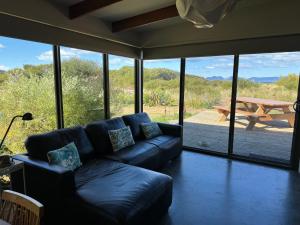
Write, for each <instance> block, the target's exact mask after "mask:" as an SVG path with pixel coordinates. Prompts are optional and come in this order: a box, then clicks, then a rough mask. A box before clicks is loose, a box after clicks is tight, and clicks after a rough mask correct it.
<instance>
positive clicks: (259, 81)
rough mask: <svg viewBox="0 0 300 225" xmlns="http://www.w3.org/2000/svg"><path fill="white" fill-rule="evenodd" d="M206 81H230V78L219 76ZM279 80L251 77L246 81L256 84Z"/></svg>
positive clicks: (208, 78) (275, 78)
mask: <svg viewBox="0 0 300 225" xmlns="http://www.w3.org/2000/svg"><path fill="white" fill-rule="evenodd" d="M206 79H207V80H231V79H232V77H221V76H211V77H207V78H206ZM279 79H280V77H251V78H248V79H247V80H251V81H253V82H256V83H275V82H277V81H278V80H279Z"/></svg>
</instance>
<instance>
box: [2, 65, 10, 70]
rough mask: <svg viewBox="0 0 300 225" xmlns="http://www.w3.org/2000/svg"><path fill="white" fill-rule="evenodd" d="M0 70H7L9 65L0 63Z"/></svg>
mask: <svg viewBox="0 0 300 225" xmlns="http://www.w3.org/2000/svg"><path fill="white" fill-rule="evenodd" d="M0 70H9V67H7V66H4V65H0Z"/></svg>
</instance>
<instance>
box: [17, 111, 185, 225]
mask: <svg viewBox="0 0 300 225" xmlns="http://www.w3.org/2000/svg"><path fill="white" fill-rule="evenodd" d="M143 122H150V119H149V117H148V115H147V114H146V113H138V114H133V115H127V116H123V117H122V118H114V119H110V120H104V121H96V122H93V123H91V124H88V125H87V126H86V127H80V126H78V127H73V128H66V129H60V130H56V131H53V132H49V133H45V134H39V135H33V136H30V137H28V139H27V140H26V143H25V146H26V149H27V152H28V153H27V154H25V155H16V156H14V158H15V159H18V160H21V161H23V162H24V164H25V175H26V176H25V177H26V191H27V194H28V195H29V196H31V197H33V198H35V199H37V200H39V201H40V202H42V203H43V204H44V205H45V209H46V216H45V223H46V224H59V223H58V218H60V219H59V222H60V223H61V224H85V225H86V224H90V225H98V224H99V225H121V224H122V225H138V224H154V223H155V220H157V219H159V218H160V217H161V216H162V215H164V214H165V213H166V212H167V210H168V208H169V206H170V205H171V202H172V178H171V177H169V176H167V175H164V174H161V173H159V172H156V171H157V170H159V169H160V168H161V167H163V166H164V165H165V164H166V163H167V162H168V161H170V160H172V159H174V158H176V157H178V156H179V155H180V153H181V151H182V127H181V126H180V125H170V124H163V123H159V127H160V128H161V130H162V132H163V134H162V135H161V136H158V137H155V138H152V139H149V140H146V139H145V137H144V136H143V133H142V131H141V128H140V124H141V123H143ZM124 126H129V127H130V129H131V131H132V134H133V138H134V140H135V142H136V144H135V145H133V146H130V147H127V148H124V149H121V150H119V151H117V152H113V150H112V146H111V144H110V140H109V136H108V130H112V129H118V128H122V127H124ZM70 142H74V143H75V144H76V146H77V148H78V152H79V155H80V159H81V161H82V163H83V165H82V166H81V167H80V168H78V169H77V170H75V171H69V170H66V169H64V168H62V167H59V166H53V165H49V163H48V162H47V157H46V156H47V152H48V151H51V150H54V149H57V148H61V147H62V146H64V145H66V144H68V143H70ZM19 179H20V175H19V174H17V173H16V174H13V175H12V184H19V183H20V182H19ZM13 189H15V190H16V191H20V187H19V186H18V185H13Z"/></svg>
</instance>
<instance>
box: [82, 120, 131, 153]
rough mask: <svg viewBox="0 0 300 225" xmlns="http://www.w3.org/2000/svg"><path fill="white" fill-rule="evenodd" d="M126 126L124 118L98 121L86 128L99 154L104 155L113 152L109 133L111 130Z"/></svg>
mask: <svg viewBox="0 0 300 225" xmlns="http://www.w3.org/2000/svg"><path fill="white" fill-rule="evenodd" d="M123 127H126V125H125V123H124V121H123V119H122V118H119V117H117V118H114V119H110V120H103V121H96V122H93V123H90V124H88V125H87V126H86V128H85V130H86V132H87V134H88V137H89V138H90V140H91V142H92V144H93V146H94V149H95V151H96V152H97V154H100V155H104V154H110V153H112V152H113V148H112V145H111V142H110V138H109V135H108V131H109V130H116V129H120V128H123Z"/></svg>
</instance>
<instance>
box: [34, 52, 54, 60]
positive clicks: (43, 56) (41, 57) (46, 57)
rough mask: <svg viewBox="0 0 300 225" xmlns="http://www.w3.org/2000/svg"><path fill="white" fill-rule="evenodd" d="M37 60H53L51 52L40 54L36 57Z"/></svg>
mask: <svg viewBox="0 0 300 225" xmlns="http://www.w3.org/2000/svg"><path fill="white" fill-rule="evenodd" d="M37 58H38V60H41V61H50V60H52V59H53V54H52V51H46V52H43V53H42V54H40V55H39V56H37Z"/></svg>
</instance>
